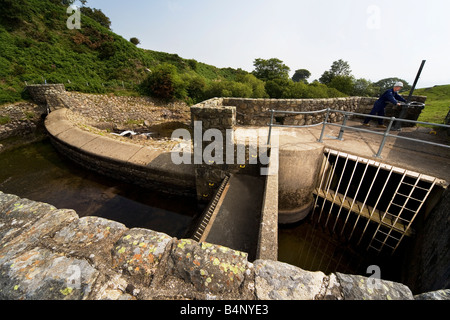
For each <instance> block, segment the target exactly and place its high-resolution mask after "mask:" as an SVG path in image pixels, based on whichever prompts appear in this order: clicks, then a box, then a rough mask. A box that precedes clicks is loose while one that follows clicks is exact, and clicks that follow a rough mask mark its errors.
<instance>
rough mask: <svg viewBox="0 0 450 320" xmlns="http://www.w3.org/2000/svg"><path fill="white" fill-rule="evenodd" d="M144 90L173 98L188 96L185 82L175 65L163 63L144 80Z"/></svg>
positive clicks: (165, 98)
mask: <svg viewBox="0 0 450 320" xmlns="http://www.w3.org/2000/svg"><path fill="white" fill-rule="evenodd" d="M143 91H144V93H147V94H149V95H151V96H153V97H156V98H160V99H164V100H171V99H174V98H177V99H184V98H185V97H186V87H185V83H184V82H183V81H182V79H181V78H180V77H179V75H178V73H177V69H176V67H175V66H174V65H171V64H168V63H163V64H161V65H159V66H157V67H156V68H154V70H152V73H151V74H150V75H149V76H148V78H147V79H146V80H145V81H144V82H143Z"/></svg>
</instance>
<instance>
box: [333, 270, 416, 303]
mask: <svg viewBox="0 0 450 320" xmlns="http://www.w3.org/2000/svg"><path fill="white" fill-rule="evenodd" d="M336 277H337V279H338V281H339V283H340V285H341V290H342V295H343V297H344V299H345V300H413V299H414V298H413V295H412V292H411V290H410V289H409V288H408V287H407V286H405V285H404V284H401V283H397V282H391V281H386V280H381V279H373V278H367V277H363V276H358V275H348V274H342V273H339V272H337V273H336Z"/></svg>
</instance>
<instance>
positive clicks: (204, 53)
mask: <svg viewBox="0 0 450 320" xmlns="http://www.w3.org/2000/svg"><path fill="white" fill-rule="evenodd" d="M86 5H87V6H88V7H91V8H96V9H101V10H102V11H103V12H104V13H105V14H106V15H107V16H108V17H109V18H110V19H111V22H112V24H111V29H112V30H113V31H114V32H115V33H117V34H119V35H121V36H122V37H124V38H125V39H127V40H128V39H130V38H131V37H137V38H138V39H139V40H140V42H141V43H140V44H139V47H140V48H143V49H150V50H155V51H162V52H168V53H176V54H178V55H179V56H180V57H182V58H186V59H195V60H197V61H199V62H203V63H206V64H210V65H214V66H216V67H219V68H226V67H231V68H236V69H237V68H241V69H243V70H246V71H248V72H251V71H253V70H254V66H253V62H254V60H255V59H256V58H263V59H270V58H278V59H280V60H282V61H283V62H284V64H286V65H287V66H289V67H290V69H291V72H290V75H291V76H292V75H293V73H294V72H295V70H297V69H307V70H309V71H310V72H311V74H312V75H311V77H310V78H309V81H313V80H315V79H319V78H320V76H321V75H322V73H323V72H324V71H326V70H329V69H330V67H331V65H332V63H333V61H336V60H339V59H342V60H344V61H347V62H348V63H349V64H350V68H351V70H352V74H353V75H354V76H355V77H356V78H365V79H368V80H371V81H373V82H376V81H378V80H380V79H384V78H389V77H398V78H401V79H404V80H406V81H407V82H408V83H409V84H412V83H413V82H414V79H415V77H416V74H417V72H418V70H419V67H420V64H421V62H422V60H426V63H425V66H424V69H423V71H422V74H421V77H420V79H419V81H418V84H417V88H426V87H432V86H434V85H442V84H450V41H449V40H450V19H449V18H448V15H449V13H450V1H448V0H427V1H424V0H422V1H419V0H395V1H392V0H276V1H274V0H221V1H217V0H128V1H124V0H88V2H87V4H86ZM81 24H82V21H81ZM81 27H82V25H81Z"/></svg>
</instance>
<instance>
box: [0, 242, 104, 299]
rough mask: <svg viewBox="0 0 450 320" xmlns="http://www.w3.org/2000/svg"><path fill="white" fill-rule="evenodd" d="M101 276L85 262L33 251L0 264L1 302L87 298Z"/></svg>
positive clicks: (43, 250) (42, 250)
mask: <svg viewBox="0 0 450 320" xmlns="http://www.w3.org/2000/svg"><path fill="white" fill-rule="evenodd" d="M98 274H99V272H98V271H97V270H95V269H94V268H92V267H91V266H90V265H89V263H87V262H86V261H85V260H80V259H76V258H68V257H65V256H64V255H62V254H57V253H54V252H51V251H50V250H48V249H44V248H34V249H32V250H30V251H27V252H24V253H22V254H21V255H19V256H17V257H16V258H14V259H12V260H11V261H8V262H6V263H3V264H1V265H0V283H1V284H2V286H1V289H0V299H14V300H19V299H26V300H55V299H57V300H81V299H86V298H87V297H88V296H89V294H90V293H91V291H92V287H93V284H94V283H95V281H96V279H97V276H98Z"/></svg>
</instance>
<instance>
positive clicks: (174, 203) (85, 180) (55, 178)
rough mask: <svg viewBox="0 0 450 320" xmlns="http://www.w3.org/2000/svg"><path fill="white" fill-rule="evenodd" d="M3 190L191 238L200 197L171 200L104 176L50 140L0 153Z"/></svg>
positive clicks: (0, 184) (82, 212)
mask: <svg viewBox="0 0 450 320" xmlns="http://www.w3.org/2000/svg"><path fill="white" fill-rule="evenodd" d="M0 191H2V192H4V193H11V194H15V195H18V196H20V197H22V198H27V199H30V200H34V201H40V202H45V203H49V204H52V205H54V206H55V207H57V208H59V209H63V208H64V209H74V210H75V211H76V212H77V213H78V215H79V216H80V217H84V216H97V217H103V218H106V219H110V220H114V221H117V222H121V223H123V224H125V225H126V226H127V227H128V228H136V227H139V228H147V229H151V230H154V231H159V232H164V233H166V234H168V235H170V236H172V237H177V238H182V237H184V236H185V234H186V232H187V231H188V229H189V227H190V225H191V224H192V223H193V221H194V218H195V217H196V215H197V210H198V209H197V202H196V199H194V198H190V197H181V196H171V195H167V194H164V193H159V192H156V191H154V190H148V189H144V188H142V187H138V186H135V185H131V184H127V183H122V182H120V181H117V180H114V179H111V178H108V177H104V176H101V175H98V174H96V173H94V172H91V171H88V170H85V169H83V168H81V167H80V166H78V165H77V164H75V163H72V162H71V161H70V160H68V159H67V158H65V157H63V156H62V155H60V154H59V153H58V152H57V151H56V150H55V149H54V148H53V146H52V145H51V143H50V141H49V140H44V141H42V142H38V143H33V144H30V145H28V146H25V147H21V148H17V149H14V150H10V151H6V152H3V153H0Z"/></svg>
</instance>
